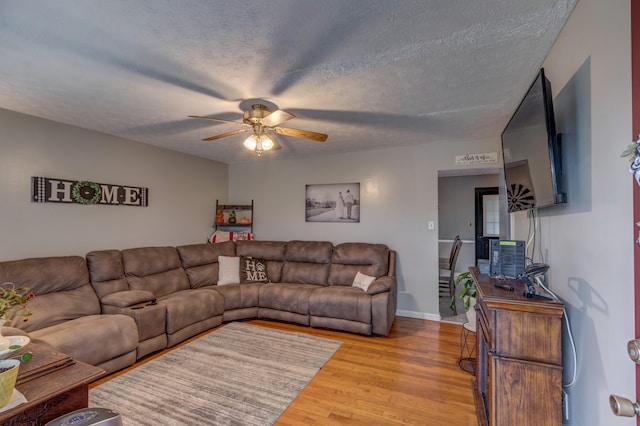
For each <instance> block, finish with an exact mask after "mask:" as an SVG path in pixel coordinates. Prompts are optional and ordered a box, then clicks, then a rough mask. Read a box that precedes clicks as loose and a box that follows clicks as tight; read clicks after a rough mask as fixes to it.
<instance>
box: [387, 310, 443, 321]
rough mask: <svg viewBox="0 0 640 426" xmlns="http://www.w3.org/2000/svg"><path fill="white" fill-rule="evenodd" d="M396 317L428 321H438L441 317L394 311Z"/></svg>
mask: <svg viewBox="0 0 640 426" xmlns="http://www.w3.org/2000/svg"><path fill="white" fill-rule="evenodd" d="M396 315H397V316H399V317H408V318H419V319H424V320H429V321H440V320H441V319H442V317H441V316H440V314H427V313H424V312H415V311H401V310H399V311H396Z"/></svg>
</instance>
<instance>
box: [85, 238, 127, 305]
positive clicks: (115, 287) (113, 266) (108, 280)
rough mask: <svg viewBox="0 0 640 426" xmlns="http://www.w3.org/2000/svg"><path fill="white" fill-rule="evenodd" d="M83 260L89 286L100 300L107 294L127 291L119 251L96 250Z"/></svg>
mask: <svg viewBox="0 0 640 426" xmlns="http://www.w3.org/2000/svg"><path fill="white" fill-rule="evenodd" d="M85 258H86V260H87V267H88V268H89V280H90V282H91V286H92V287H93V289H94V290H95V292H96V294H97V295H98V297H99V298H100V299H101V300H102V298H103V297H105V296H106V295H108V294H111V293H116V292H118V291H126V290H129V283H128V282H127V278H126V277H125V276H124V265H123V264H122V252H121V251H120V250H96V251H92V252H89V253H87V254H86V256H85Z"/></svg>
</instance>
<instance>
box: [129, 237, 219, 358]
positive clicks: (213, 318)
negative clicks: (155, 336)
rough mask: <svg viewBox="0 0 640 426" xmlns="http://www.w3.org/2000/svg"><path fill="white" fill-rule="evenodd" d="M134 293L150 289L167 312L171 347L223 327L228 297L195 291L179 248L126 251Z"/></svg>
mask: <svg viewBox="0 0 640 426" xmlns="http://www.w3.org/2000/svg"><path fill="white" fill-rule="evenodd" d="M122 261H123V265H124V272H125V276H126V277H127V282H128V284H129V288H130V289H131V290H146V291H149V292H151V293H152V294H153V296H154V298H156V299H157V303H159V304H163V305H165V306H166V309H167V321H166V333H167V346H168V347H171V346H174V345H176V344H178V343H180V342H182V341H184V340H186V339H188V338H189V337H193V336H195V335H197V334H199V333H201V332H203V331H205V330H208V329H210V328H214V327H217V326H218V325H220V324H222V314H223V312H224V298H223V297H222V295H220V294H219V293H216V292H212V291H208V290H205V289H192V288H191V286H190V283H189V278H188V277H187V273H186V271H185V270H184V268H183V267H182V263H181V261H180V256H179V255H178V251H177V249H176V248H175V247H142V248H133V249H127V250H123V251H122Z"/></svg>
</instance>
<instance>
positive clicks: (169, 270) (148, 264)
mask: <svg viewBox="0 0 640 426" xmlns="http://www.w3.org/2000/svg"><path fill="white" fill-rule="evenodd" d="M122 262H123V265H124V273H125V276H126V277H127V282H128V283H129V288H130V289H131V290H147V291H150V292H151V293H153V295H154V296H155V297H162V296H166V295H167V294H171V293H175V292H177V291H180V290H186V289H188V288H189V279H188V278H187V273H186V272H185V270H184V269H183V268H182V263H181V262H180V256H179V255H178V250H176V248H175V247H141V248H133V249H127V250H122Z"/></svg>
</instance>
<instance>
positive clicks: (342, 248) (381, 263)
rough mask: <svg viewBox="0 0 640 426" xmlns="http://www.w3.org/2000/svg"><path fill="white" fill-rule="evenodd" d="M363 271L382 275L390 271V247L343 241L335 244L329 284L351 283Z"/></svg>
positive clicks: (373, 275)
mask: <svg viewBox="0 0 640 426" xmlns="http://www.w3.org/2000/svg"><path fill="white" fill-rule="evenodd" d="M358 272H361V273H363V274H366V275H369V276H372V277H376V278H377V277H381V276H383V275H387V273H388V272H389V248H388V247H387V246H386V245H384V244H369V243H343V244H338V245H337V246H335V248H334V250H333V255H332V257H331V272H330V273H329V285H351V284H353V279H354V278H355V276H356V274H357V273H358Z"/></svg>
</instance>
